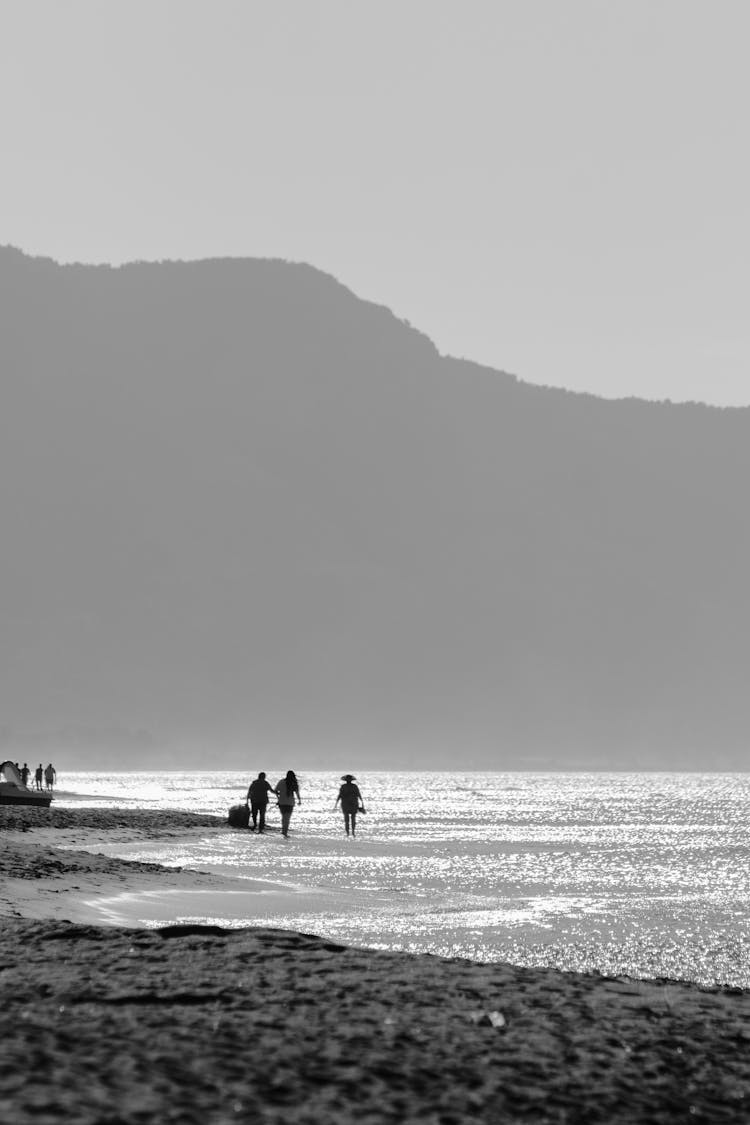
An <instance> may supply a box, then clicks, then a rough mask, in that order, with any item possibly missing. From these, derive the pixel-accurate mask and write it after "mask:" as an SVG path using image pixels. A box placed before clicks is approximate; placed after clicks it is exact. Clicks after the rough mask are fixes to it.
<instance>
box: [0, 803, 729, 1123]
mask: <svg viewBox="0 0 750 1125" xmlns="http://www.w3.org/2000/svg"><path fill="white" fill-rule="evenodd" d="M206 830H208V831H212V830H216V831H217V832H219V831H226V828H225V826H224V824H223V822H222V821H221V820H218V819H217V818H214V817H209V816H195V815H192V814H187V813H177V812H169V813H162V812H153V811H144V810H137V809H125V810H117V811H114V810H111V809H107V810H104V809H89V808H76V809H55V808H54V806H53V808H52V809H51V810H50V811H48V812H46V811H43V810H37V809H27V808H23V807H3V808H0V951H1V953H2V960H1V961H0V972H1V976H0V981H1V982H2V986H3V997H2V1001H3V1002H2V1005H0V1032H1V1033H2V1042H3V1045H4V1047H5V1052H6V1059H5V1064H6V1065H5V1066H4V1067H2V1069H0V1120H2V1121H7V1122H9V1123H11V1122H12V1123H13V1125H16V1123H18V1125H26V1123H27V1122H32V1121H33V1122H37V1123H43V1125H44V1123H47V1122H50V1123H51V1122H63V1121H64V1122H66V1123H92V1125H93V1123H94V1122H97V1123H98V1122H112V1123H114V1122H118V1123H119V1122H123V1123H131V1122H132V1123H136V1122H142V1123H146V1122H148V1123H150V1122H155V1121H179V1122H183V1121H184V1122H195V1123H199V1122H212V1123H213V1122H216V1123H222V1125H223V1123H225V1122H230V1121H231V1122H237V1121H253V1120H260V1121H264V1122H281V1121H284V1122H291V1123H297V1122H304V1123H308V1122H309V1123H313V1122H314V1123H316V1125H317V1123H320V1122H332V1123H337V1122H342V1123H343V1122H353V1121H357V1122H362V1123H363V1125H368V1123H376V1122H424V1123H425V1125H426V1123H431V1125H443V1123H445V1125H451V1123H459V1122H466V1123H468V1122H521V1121H529V1122H539V1123H550V1125H552V1123H555V1125H559V1123H561V1122H570V1123H577V1122H581V1123H588V1122H654V1123H662V1122H663V1123H667V1122H669V1123H672V1122H674V1123H676V1122H687V1121H699V1122H705V1123H706V1125H710V1123H713V1122H722V1121H736V1122H746V1121H748V1120H750V1108H747V1107H746V1103H750V1051H749V1048H750V993H748V992H743V991H740V990H737V989H730V988H719V987H717V988H712V989H702V988H699V987H698V986H696V985H693V984H688V983H680V982H675V981H664V980H662V981H653V982H645V981H635V980H630V979H627V978H606V977H602V976H598V975H576V974H572V973H561V972H557V971H555V970H551V969H545V970H541V969H533V970H532V969H525V968H520V967H516V966H511V965H506V964H494V965H484V964H475V963H473V962H469V961H460V960H454V961H450V960H443V959H441V958H437V957H432V956H428V955H424V956H412V955H407V954H400V953H385V952H376V951H372V950H364V949H353V948H346V947H343V946H340V945H338V944H335V943H333V942H330V941H327V940H325V939H323V938H319V937H314V936H309V935H303V934H298V933H294V932H291V931H287V930H271V929H261V928H242V929H222V928H220V927H217V926H211V925H204V926H195V925H169V924H167V925H163V926H159V927H157V928H153V929H143V928H136V927H133V926H130V925H128V924H127V918H128V909H127V902H128V896H130V895H139V896H143V895H144V894H148V895H151V896H153V900H154V903H159V902H161V903H164V904H166V905H164V916H165V917H168V916H170V915H171V916H173V917H176V916H179V915H180V914H181V913H190V914H195V913H196V909H195V904H196V902H201V903H202V904H204V906H205V911H204V913H205V916H206V917H207V918H210V917H211V915H212V913H213V912H214V911H213V910H212V903H214V902H215V901H218V900H219V899H220V900H221V901H222V903H223V906H222V913H223V914H224V916H226V903H227V901H230V900H232V896H236V901H237V911H238V913H237V916H238V917H244V918H248V917H250V918H252V917H253V910H255V912H256V913H258V914H261V913H264V912H266V907H265V906H263V905H260V904H262V903H264V901H265V902H267V901H268V898H269V896H271V897H273V896H283V895H288V894H289V893H291V892H290V891H289V888H285V887H280V886H277V885H274V884H273V883H265V882H263V881H260V880H252V881H250V880H242V879H237V880H232V879H226V878H221V877H219V876H216V875H213V874H208V873H200V872H194V871H182V870H180V869H179V868H165V867H161V866H159V865H157V864H150V863H136V862H126V861H123V860H118V859H113V858H111V857H108V856H104V855H101V854H97V842H99V841H101V840H102V839H104V838H112V839H114V838H115V836H116V835H118V834H119V837H120V838H121V839H123V840H135V839H138V838H145V837H150V836H153V835H156V834H172V835H180V834H185V833H190V832H195V831H204V832H205V831H206ZM311 893H313V892H311ZM181 899H182V900H184V901H188V900H189V901H190V903H191V906H190V909H189V910H184V911H182V910H180V909H179V908H178V904H179V902H180V901H181ZM253 903H255V904H256V905H255V906H253ZM103 904H104V905H103ZM107 904H108V905H107ZM113 922H117V923H118V924H116V925H114V924H111V923H113ZM105 923H110V924H105Z"/></svg>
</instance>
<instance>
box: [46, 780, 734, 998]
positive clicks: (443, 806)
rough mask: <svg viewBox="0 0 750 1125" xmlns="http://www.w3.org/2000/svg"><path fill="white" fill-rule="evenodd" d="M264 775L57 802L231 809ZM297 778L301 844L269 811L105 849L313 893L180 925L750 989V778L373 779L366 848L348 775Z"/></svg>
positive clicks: (145, 909)
mask: <svg viewBox="0 0 750 1125" xmlns="http://www.w3.org/2000/svg"><path fill="white" fill-rule="evenodd" d="M282 772H283V771H279V773H278V776H281V775H282ZM252 776H254V774H249V775H248V774H241V773H238V772H204V773H195V772H150V773H83V772H79V773H70V774H64V775H63V776H61V778H60V779H59V785H60V793H59V796H58V800H57V804H58V806H65V805H66V804H75V805H78V806H80V805H81V803H90V804H95V805H104V806H108V805H133V806H137V807H148V808H159V807H163V808H180V809H186V810H192V811H196V812H207V813H216V814H219V815H222V816H223V815H226V813H227V811H228V809H229V807H230V805H232V804H236V803H238V802H239V801H241V800H244V796H245V793H246V791H247V785H248V782H249V780H250V779H251V777H252ZM298 776H299V779H300V785H301V791H302V796H303V804H302V806H301V808H297V809H296V810H295V813H294V816H293V818H292V832H291V836H290V838H289V840H283V839H282V838H281V836H280V833H279V832H278V821H279V817H278V811H277V810H276V808H275V807H274V806H273V805H272V806H270V807H269V826H270V828H271V831H269V832H268V833H267V834H266V835H264V836H262V837H258V836H256V835H254V834H252V833H249V832H245V831H241V830H234V829H230V828H229V827H226V828H221V829H219V830H218V831H212V830H207V829H200V830H198V831H196V832H194V833H192V834H190V835H187V836H185V837H180V838H179V839H175V838H174V837H168V838H164V839H156V840H144V841H138V842H137V843H132V842H123V841H120V842H119V843H112V842H110V843H107V844H103V845H102V846H101V847H100V846H99V844H98V843H97V847H96V850H102V851H106V852H108V854H111V855H117V856H120V857H122V858H128V859H141V860H143V859H148V860H153V861H157V862H160V863H165V864H170V865H180V866H183V867H191V868H197V869H199V870H202V871H211V872H215V873H219V874H224V875H231V876H233V877H237V876H239V877H241V878H248V879H253V880H267V881H269V882H272V883H274V884H283V885H284V886H286V887H289V888H293V889H294V890H295V891H298V892H299V896H298V899H299V904H300V907H299V910H298V911H296V912H293V913H284V914H281V915H280V914H279V913H278V911H276V912H274V911H273V910H272V909H271V908H269V913H268V916H267V917H265V918H261V919H260V920H259V918H258V916H257V914H256V915H254V916H253V918H252V919H246V920H244V921H243V919H242V918H238V917H237V916H236V914H233V915H230V914H229V913H227V915H226V916H223V915H221V914H219V915H218V916H212V917H210V918H206V917H205V916H203V915H199V914H191V915H185V914H183V913H181V914H180V915H179V918H180V919H181V920H187V919H190V920H197V921H210V922H216V923H220V924H224V925H242V924H253V925H258V924H267V925H271V926H284V927H290V928H294V929H299V930H304V931H306V932H313V933H318V934H323V935H326V936H329V937H331V938H334V939H337V940H340V941H343V942H347V943H350V944H354V945H363V946H369V947H374V948H380V949H405V950H410V951H414V952H429V953H435V954H441V955H445V956H461V957H469V958H472V959H475V960H481V961H499V960H509V961H513V962H515V963H518V964H525V965H554V966H557V967H560V968H563V969H571V970H577V971H592V970H596V971H599V972H602V973H607V974H628V975H631V976H636V977H646V978H654V977H670V978H676V979H687V980H693V981H696V982H699V983H701V984H714V983H723V984H732V985H738V986H742V987H745V988H748V987H750V843H749V841H748V808H749V807H750V774H742V773H735V774H726V773H724V774H706V773H704V774H699V773H524V772H518V773H490V774H484V773H482V774H479V773H403V772H402V773H397V772H366V771H363V772H360V773H359V774H358V782H359V784H360V787H361V789H362V792H363V796H364V799H365V803H366V807H367V810H368V811H367V814H366V815H364V816H360V818H359V823H358V836H357V839H356V840H351V839H347V838H346V837H345V835H344V831H343V819H342V817H341V814H340V813H339V812H335V811H334V808H333V806H334V801H335V798H336V794H337V791H338V785H339V784H340V779H339V776H338V775H337V774H336V773H335V772H333V771H331V772H322V771H316V772H309V773H304V772H300V773H299V774H298ZM269 780H270V781H271V782H272V783H273V782H275V781H276V780H277V775H276V774H275V773H271V772H269ZM311 890H314V891H315V892H316V894H317V897H315V896H313V897H312V898H309V896H307V895H306V892H309V891H311ZM321 891H322V892H329V891H330V892H331V908H330V909H321V907H320V903H321V898H320V894H318V893H317V892H321ZM285 901H287V902H288V901H289V900H288V896H287V898H286V899H285ZM139 909H140V911H141V913H140V914H139V921H141V922H142V923H143V924H145V925H154V924H161V923H163V921H164V918H165V915H164V907H163V905H162V907H161V913H159V914H158V915H156V914H155V912H154V911H153V909H152V908H151V904H150V903H149V901H148V900H144V902H143V903H142V906H141V907H140V908H139ZM115 917H116V916H115ZM175 920H176V919H175Z"/></svg>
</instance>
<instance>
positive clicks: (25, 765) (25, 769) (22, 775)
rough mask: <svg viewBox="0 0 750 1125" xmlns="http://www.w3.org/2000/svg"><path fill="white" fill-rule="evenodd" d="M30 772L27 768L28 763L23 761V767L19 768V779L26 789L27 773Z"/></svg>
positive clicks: (27, 785)
mask: <svg viewBox="0 0 750 1125" xmlns="http://www.w3.org/2000/svg"><path fill="white" fill-rule="evenodd" d="M30 773H31V770H30V769H29V766H28V763H27V762H24V763H23V769H22V770H21V781H22V782H23V783H24V785H25V786H26V788H27V789H28V787H29V774H30Z"/></svg>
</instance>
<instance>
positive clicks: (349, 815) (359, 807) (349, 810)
mask: <svg viewBox="0 0 750 1125" xmlns="http://www.w3.org/2000/svg"><path fill="white" fill-rule="evenodd" d="M341 780H342V781H343V783H344V784H343V785H342V786H341V788H340V789H339V795H338V797H337V798H336V805H338V803H339V801H341V811H342V812H343V814H344V827H345V828H346V834H347V836H348V835H349V826H350V825H351V834H352V836H356V835H357V813H358V812H364V811H365V806H364V803H363V801H362V794H361V793H360V791H359V786H358V785H355V784H354V782H355V781H356V778H355V777H353V776H352V774H350V773H345V774H344V776H343V777H342V778H341ZM336 805H334V806H333V807H334V808H336Z"/></svg>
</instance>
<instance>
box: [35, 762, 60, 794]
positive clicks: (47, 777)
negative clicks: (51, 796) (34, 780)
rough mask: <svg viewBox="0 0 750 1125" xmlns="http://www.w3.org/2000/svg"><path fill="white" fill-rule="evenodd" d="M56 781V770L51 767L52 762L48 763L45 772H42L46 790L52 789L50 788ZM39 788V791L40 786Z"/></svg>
mask: <svg viewBox="0 0 750 1125" xmlns="http://www.w3.org/2000/svg"><path fill="white" fill-rule="evenodd" d="M56 780H57V770H56V769H55V767H54V766H53V765H52V762H50V763H49V765H48V766H47V768H46V770H45V771H44V781H45V784H46V786H47V789H48V790H49V789H51V788H52V786H53V785H54V783H55V781H56ZM39 788H40V789H41V786H40V787H39Z"/></svg>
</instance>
